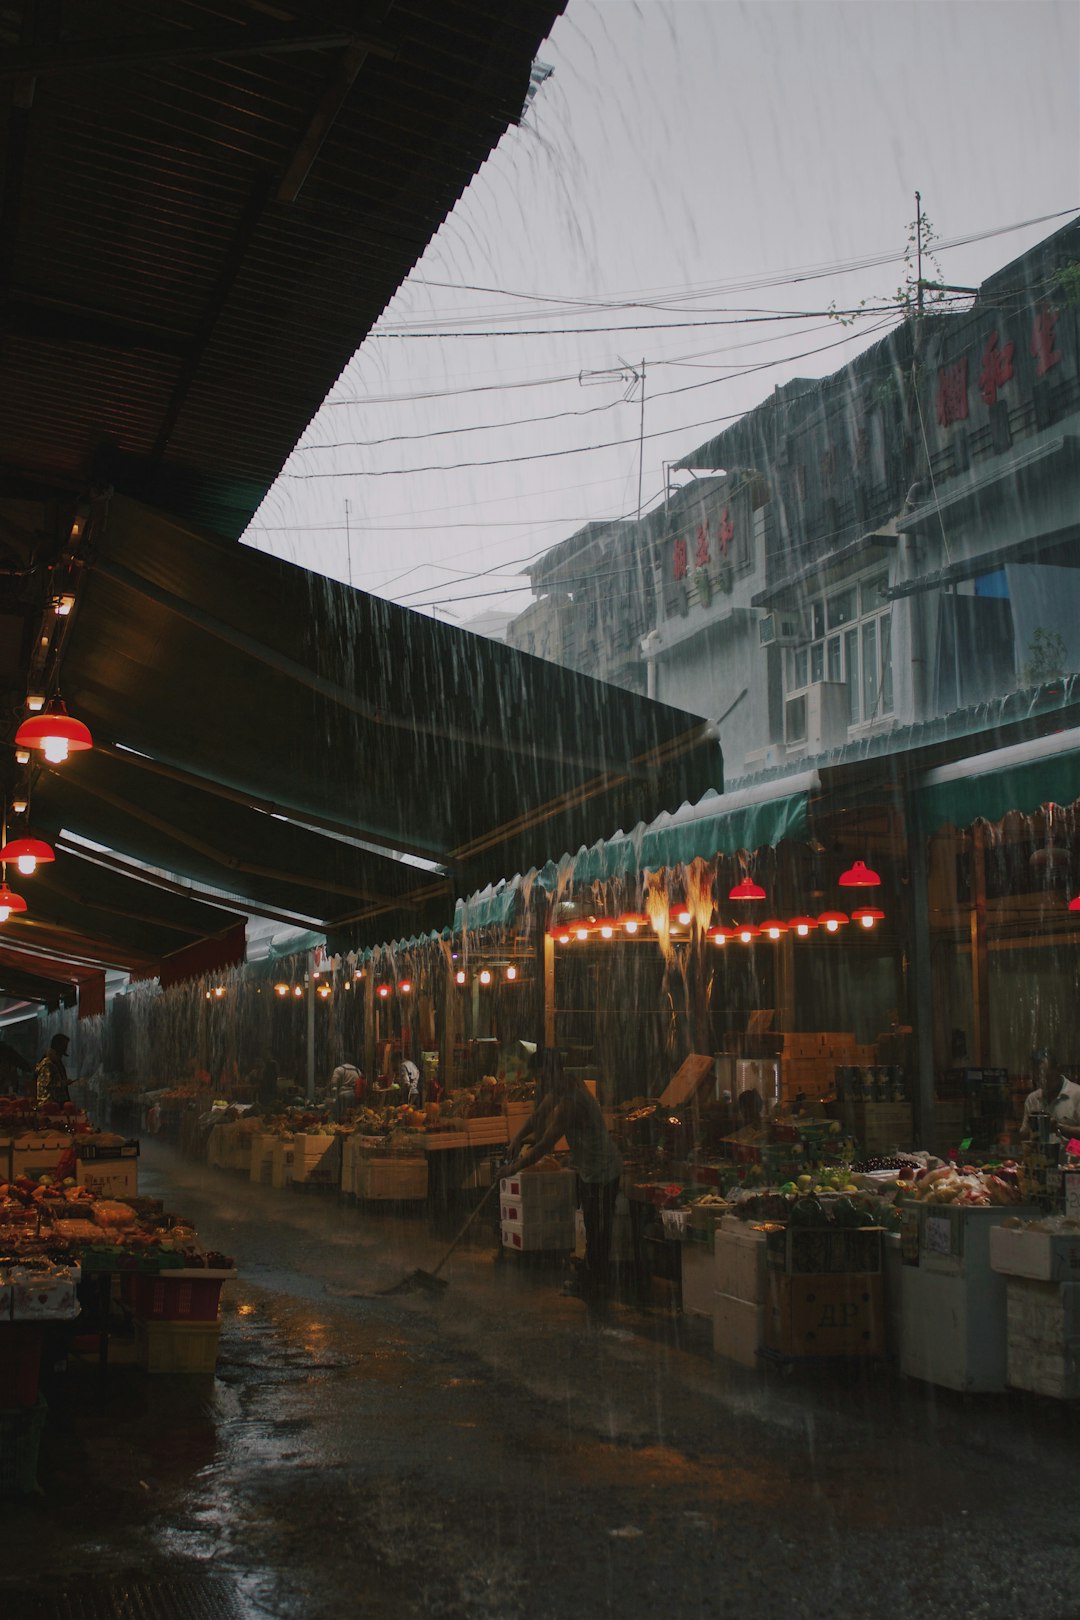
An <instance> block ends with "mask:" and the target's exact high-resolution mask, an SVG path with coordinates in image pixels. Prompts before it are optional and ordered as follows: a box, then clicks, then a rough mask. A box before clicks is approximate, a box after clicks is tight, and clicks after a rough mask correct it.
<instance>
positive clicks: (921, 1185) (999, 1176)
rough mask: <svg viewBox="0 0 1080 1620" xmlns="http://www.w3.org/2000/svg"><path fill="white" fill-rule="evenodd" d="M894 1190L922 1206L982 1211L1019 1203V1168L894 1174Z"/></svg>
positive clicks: (1008, 1165)
mask: <svg viewBox="0 0 1080 1620" xmlns="http://www.w3.org/2000/svg"><path fill="white" fill-rule="evenodd" d="M897 1187H898V1188H899V1190H900V1191H901V1192H902V1193H903V1194H904V1196H905V1197H910V1198H913V1199H916V1200H918V1202H919V1203H923V1204H957V1205H960V1206H962V1207H964V1208H971V1207H972V1206H974V1207H976V1208H985V1207H986V1206H988V1205H995V1206H999V1207H1000V1206H1002V1205H1008V1204H1019V1203H1022V1202H1023V1194H1022V1192H1021V1190H1020V1176H1019V1167H1018V1166H1017V1164H1016V1163H1015V1161H1014V1160H1011V1159H1010V1160H1007V1161H1006V1162H1005V1163H1004V1164H1002V1165H998V1166H996V1167H993V1168H991V1167H990V1166H987V1167H986V1168H984V1169H976V1167H975V1166H974V1165H965V1166H964V1167H963V1168H962V1169H957V1167H956V1166H955V1165H945V1166H943V1167H942V1168H941V1169H940V1170H924V1171H915V1172H913V1173H912V1174H911V1175H908V1174H907V1173H906V1172H905V1171H904V1170H901V1171H899V1172H898V1177H897Z"/></svg>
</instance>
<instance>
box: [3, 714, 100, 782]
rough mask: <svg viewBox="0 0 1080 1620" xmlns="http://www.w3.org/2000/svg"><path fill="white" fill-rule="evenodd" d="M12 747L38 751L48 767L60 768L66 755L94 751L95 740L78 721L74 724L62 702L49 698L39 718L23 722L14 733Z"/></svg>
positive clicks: (87, 729)
mask: <svg viewBox="0 0 1080 1620" xmlns="http://www.w3.org/2000/svg"><path fill="white" fill-rule="evenodd" d="M15 745H16V747H18V746H19V745H22V746H23V747H25V748H40V749H41V751H42V753H43V754H44V755H45V758H46V759H47V760H48V762H49V764H50V765H62V764H63V762H64V760H65V759H67V757H68V755H69V754H70V753H73V752H78V751H79V750H80V749H84V748H93V746H94V739H93V738H92V737H91V735H90V731H89V728H88V727H87V726H84V725H83V723H82V721H81V720H73V719H72V717H71V715H70V714H68V712H67V710H66V708H65V707H64V703H63V699H62V698H58V697H54V698H51V699H50V700H49V702H48V704H47V705H46V706H45V709H44V710H43V712H42V713H41V714H37V715H31V717H30V719H29V720H24V721H23V723H22V725H21V726H20V727H19V729H18V731H17V732H16V733H15Z"/></svg>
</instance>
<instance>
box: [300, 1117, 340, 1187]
mask: <svg viewBox="0 0 1080 1620" xmlns="http://www.w3.org/2000/svg"><path fill="white" fill-rule="evenodd" d="M341 1141H342V1138H341V1137H340V1136H339V1135H338V1134H337V1132H336V1131H327V1132H320V1134H319V1135H318V1136H306V1135H305V1136H295V1137H293V1161H292V1181H293V1185H294V1186H295V1185H297V1184H299V1185H305V1184H308V1183H311V1184H314V1185H315V1186H320V1187H338V1186H340V1185H341Z"/></svg>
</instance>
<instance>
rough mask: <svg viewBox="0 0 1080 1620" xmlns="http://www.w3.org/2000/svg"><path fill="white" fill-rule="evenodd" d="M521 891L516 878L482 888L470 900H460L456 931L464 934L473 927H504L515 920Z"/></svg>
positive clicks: (455, 918) (455, 922)
mask: <svg viewBox="0 0 1080 1620" xmlns="http://www.w3.org/2000/svg"><path fill="white" fill-rule="evenodd" d="M520 892H521V889H520V885H519V883H518V881H517V879H516V878H515V879H514V880H513V881H512V882H510V883H502V884H500V885H499V886H498V887H497V888H495V889H491V888H487V889H481V890H480V891H479V892H478V893H477V894H473V895H470V896H469V898H468V900H459V901H458V902H457V904H456V905H455V907H454V933H455V934H462V933H464V932H465V931H466V930H467V929H472V928H498V927H504V926H505V925H506V924H507V923H509V922H512V921H513V918H514V911H515V909H516V906H517V900H518V895H519V894H520Z"/></svg>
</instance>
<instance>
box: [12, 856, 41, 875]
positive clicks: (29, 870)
mask: <svg viewBox="0 0 1080 1620" xmlns="http://www.w3.org/2000/svg"><path fill="white" fill-rule="evenodd" d="M15 865H16V866H17V867H18V868H19V871H20V872H21V873H22V874H23V876H24V877H31V876H32V875H33V873H34V872H36V871H37V856H36V855H20V856H19V858H18V860H17V861H16V862H15Z"/></svg>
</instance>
